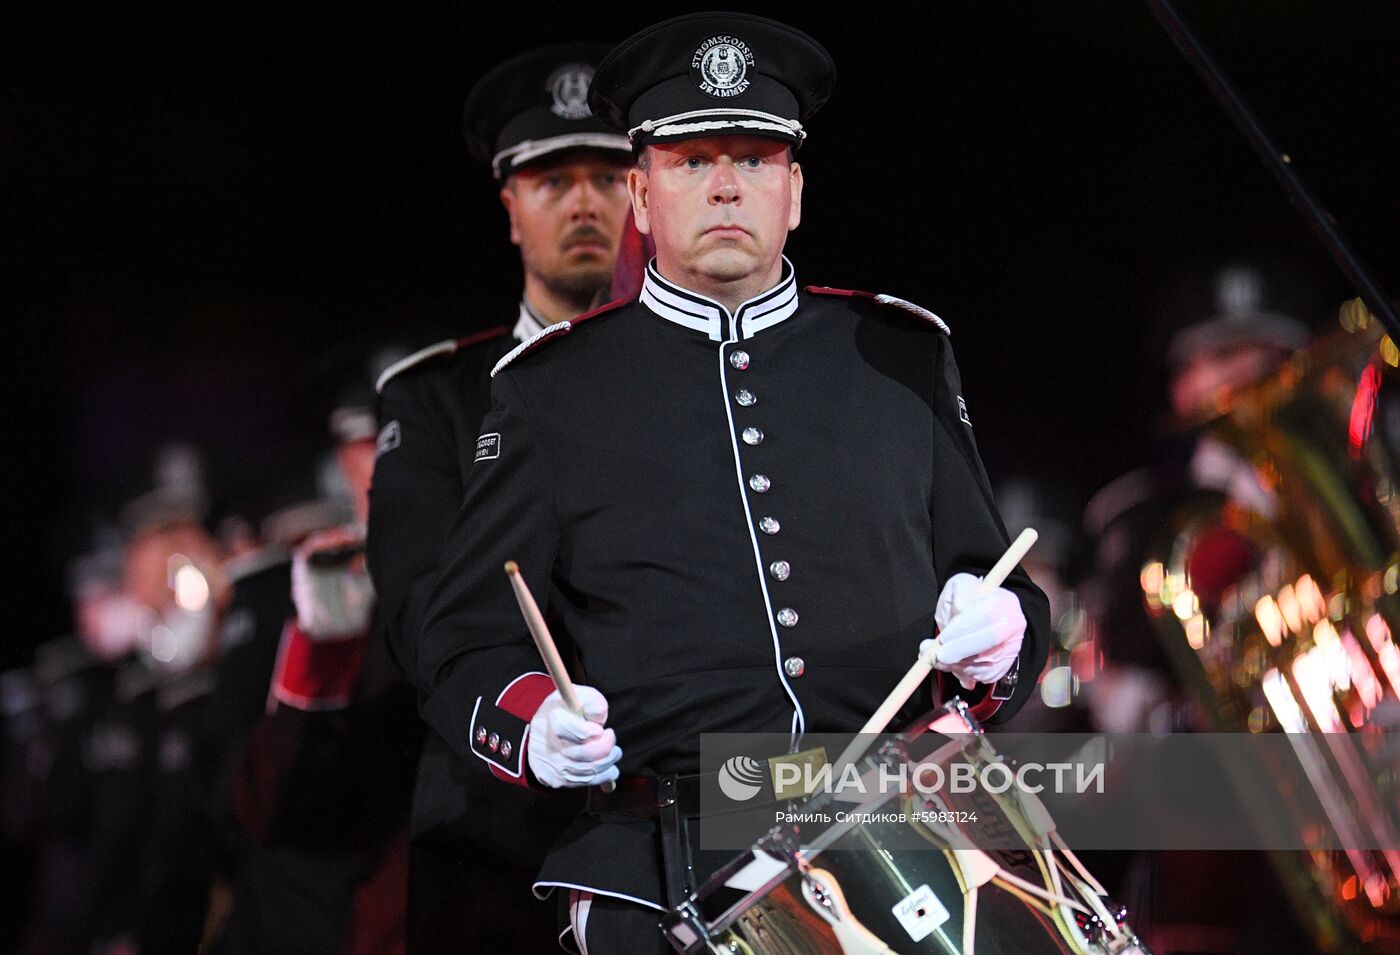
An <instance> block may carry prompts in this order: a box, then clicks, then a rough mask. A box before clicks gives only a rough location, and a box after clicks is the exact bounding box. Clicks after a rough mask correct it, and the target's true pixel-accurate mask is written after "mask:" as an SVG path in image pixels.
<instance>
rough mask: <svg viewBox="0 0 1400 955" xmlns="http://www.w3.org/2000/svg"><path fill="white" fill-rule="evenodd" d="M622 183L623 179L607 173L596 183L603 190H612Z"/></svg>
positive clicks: (615, 174)
mask: <svg viewBox="0 0 1400 955" xmlns="http://www.w3.org/2000/svg"><path fill="white" fill-rule="evenodd" d="M621 181H622V177H621V176H619V175H618V174H617V173H615V172H605V173H603V174H601V175H600V176H598V178H597V180H596V182H597V184H598V185H599V186H601V187H603V188H610V187H612V186H615V185H617V184H618V183H620V182H621Z"/></svg>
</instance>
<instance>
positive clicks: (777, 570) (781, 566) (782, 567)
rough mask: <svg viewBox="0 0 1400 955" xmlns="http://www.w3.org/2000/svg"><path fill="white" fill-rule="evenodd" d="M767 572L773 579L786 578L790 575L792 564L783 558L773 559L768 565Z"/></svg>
mask: <svg viewBox="0 0 1400 955" xmlns="http://www.w3.org/2000/svg"><path fill="white" fill-rule="evenodd" d="M768 573H770V574H772V575H773V579H774V580H787V579H788V578H789V577H791V576H792V565H791V564H789V563H788V562H787V561H785V560H775V561H773V563H771V564H769V565H768Z"/></svg>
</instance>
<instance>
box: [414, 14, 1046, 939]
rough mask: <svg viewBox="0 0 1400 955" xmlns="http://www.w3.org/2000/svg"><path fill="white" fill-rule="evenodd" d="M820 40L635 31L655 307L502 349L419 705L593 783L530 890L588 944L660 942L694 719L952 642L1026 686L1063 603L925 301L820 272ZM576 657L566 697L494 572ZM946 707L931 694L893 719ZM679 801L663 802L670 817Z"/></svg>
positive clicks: (880, 680) (705, 727)
mask: <svg viewBox="0 0 1400 955" xmlns="http://www.w3.org/2000/svg"><path fill="white" fill-rule="evenodd" d="M835 75H836V74H835V67H834V64H833V63H832V60H831V57H830V55H829V54H828V53H827V51H826V50H825V49H823V48H822V46H821V45H820V44H818V43H817V42H816V41H815V40H813V39H812V38H811V37H809V36H807V35H806V34H804V33H802V32H800V31H798V30H796V29H793V28H791V27H788V26H785V25H783V24H780V23H775V22H773V21H771V20H766V19H762V18H760V17H756V16H751V15H748V14H738V13H714V14H701V15H688V16H683V17H678V18H676V19H672V20H668V21H666V22H665V23H661V24H658V25H656V26H653V27H651V28H649V29H647V30H644V31H642V32H641V33H638V34H636V35H635V36H633V37H632V38H630V39H628V40H627V41H625V42H624V43H622V44H621V45H620V46H618V47H617V48H616V49H614V50H613V51H612V53H611V54H609V55H608V57H607V58H606V59H605V60H604V61H603V62H602V63H601V64H600V65H599V67H598V72H597V74H596V77H595V79H594V82H593V86H592V90H591V93H590V97H589V103H590V106H591V107H592V109H593V111H594V112H595V114H597V115H598V116H600V117H602V118H603V119H605V120H606V121H608V122H609V123H610V124H612V125H613V126H614V127H616V128H617V129H619V130H622V131H625V132H626V133H627V135H628V136H629V138H630V140H631V143H632V147H633V150H634V152H635V154H636V160H637V161H636V167H635V168H634V169H633V170H632V171H631V173H630V174H629V176H628V189H629V193H630V196H631V202H632V209H633V212H634V214H635V217H636V222H637V225H638V228H639V229H640V230H641V231H642V232H644V233H647V234H649V235H650V236H651V237H652V239H654V240H655V243H656V257H655V259H653V260H652V261H651V263H650V265H649V266H648V268H647V272H646V276H645V279H644V282H643V286H642V290H641V294H640V298H639V299H637V300H633V301H630V302H614V303H612V304H611V305H608V306H605V307H604V308H602V309H600V310H599V311H597V312H595V313H593V314H591V315H588V316H584V317H582V318H578V319H575V320H574V321H573V322H566V323H562V324H560V325H556V326H553V327H552V328H551V329H548V330H546V332H545V333H543V334H542V335H540V336H536V338H535V339H534V340H532V341H529V342H526V343H525V344H523V345H522V346H521V347H519V348H517V349H516V350H515V351H514V352H513V353H511V354H510V355H507V356H506V357H505V358H504V359H502V361H501V362H500V364H499V365H498V366H497V368H496V373H495V377H494V379H493V382H492V406H493V409H494V410H493V411H492V413H491V414H490V416H489V417H488V418H487V419H486V421H485V423H484V424H483V426H482V433H481V435H480V437H479V438H478V439H477V442H476V448H475V464H474V467H473V470H472V472H471V476H470V481H469V483H468V487H467V490H466V497H465V502H464V506H463V508H462V510H461V512H460V514H459V516H458V518H457V520H456V522H455V524H454V526H453V527H452V528H451V530H450V533H449V535H448V539H447V544H446V548H445V550H444V552H443V559H442V561H441V563H440V566H441V567H442V570H441V573H440V576H439V578H438V581H437V583H436V586H435V589H434V593H433V597H432V599H431V603H430V606H429V609H428V613H427V618H426V624H425V628H424V632H423V634H422V639H421V643H420V646H421V651H420V657H419V670H418V677H419V682H420V686H421V689H422V691H423V694H424V701H425V702H424V705H423V711H424V713H425V715H426V716H427V718H428V719H429V720H430V721H431V722H432V723H433V724H434V725H435V727H436V728H437V729H438V731H440V732H441V733H442V735H443V737H444V738H446V739H447V740H448V741H449V742H451V743H452V744H453V745H454V746H456V747H457V748H458V749H459V750H460V751H461V752H462V753H464V754H467V756H468V758H467V762H468V763H469V764H471V765H472V766H474V767H475V768H476V770H477V771H481V772H489V773H491V774H493V775H495V776H496V777H497V778H499V779H500V780H501V781H502V783H505V784H514V785H518V786H523V787H540V786H543V787H565V786H569V787H574V786H586V787H597V786H598V784H600V783H602V782H604V781H607V780H615V779H619V777H620V780H619V785H618V787H617V789H616V791H615V792H611V793H604V792H602V791H601V790H600V789H598V788H592V789H590V791H589V801H588V803H589V810H588V812H587V813H585V814H584V815H583V816H581V817H580V818H579V819H578V820H576V822H575V823H574V825H573V826H572V828H571V829H570V830H569V831H568V832H567V833H566V835H565V836H564V837H563V838H562V839H561V840H560V841H559V842H558V843H557V844H556V846H555V848H554V850H553V851H552V852H551V853H550V855H549V857H548V859H547V860H546V862H545V865H544V868H543V870H542V871H541V873H540V875H539V879H538V881H537V883H536V890H537V893H538V894H541V895H543V894H546V893H547V892H549V891H550V890H551V889H559V890H560V891H561V893H567V895H566V898H567V901H568V902H569V905H568V916H567V918H568V923H567V924H566V925H564V926H563V928H565V929H566V932H565V935H566V937H567V935H568V934H569V931H568V930H571V931H572V935H573V944H574V945H575V946H576V947H577V948H578V949H579V950H581V951H586V952H590V953H593V955H598V953H611V952H638V951H646V950H649V949H648V948H646V947H645V946H644V944H643V943H640V942H639V941H638V940H639V939H643V938H651V939H653V940H654V943H653V944H652V945H651V948H654V949H655V950H657V951H665V950H666V949H665V945H664V942H663V941H662V939H661V936H660V934H659V933H658V932H657V929H656V922H657V919H658V917H659V915H660V913H661V912H663V911H664V910H666V909H667V908H669V907H670V906H672V905H674V904H676V903H677V902H678V901H679V900H680V897H681V895H682V894H683V893H684V892H686V891H688V890H690V889H693V888H695V887H696V885H697V883H698V882H699V881H700V880H702V879H703V878H704V876H705V872H704V871H696V870H693V869H691V868H690V867H689V866H688V864H687V861H688V858H689V856H688V853H687V838H688V834H689V827H688V826H687V825H685V824H684V822H683V819H684V818H685V817H689V816H694V815H695V814H696V812H697V809H696V802H697V800H698V797H697V792H698V788H699V787H698V785H697V784H696V777H695V775H694V774H695V773H697V772H698V769H699V735H700V734H701V733H707V732H708V733H720V732H768V733H771V732H780V733H789V732H790V733H792V734H793V735H794V737H800V735H801V734H802V733H804V732H849V731H854V730H856V729H858V728H859V727H860V726H861V724H862V723H864V721H865V720H866V718H867V717H868V716H869V715H870V714H871V713H872V712H873V711H874V710H875V709H876V707H877V706H878V705H879V704H880V702H881V701H882V700H883V699H884V698H885V696H886V695H887V694H888V693H889V692H890V690H891V689H892V688H893V687H894V686H895V684H896V683H897V682H898V681H899V679H900V677H901V676H902V675H903V673H904V672H905V671H906V670H907V669H908V668H909V666H910V664H911V663H913V662H914V660H915V655H916V653H917V651H918V648H919V644H920V642H921V641H922V640H924V639H926V638H927V637H929V636H930V635H932V634H933V633H934V632H935V631H938V630H941V632H942V648H941V650H940V652H939V655H938V659H937V668H938V669H939V670H941V671H943V672H942V673H940V674H937V676H938V678H939V680H938V687H937V691H938V692H940V693H941V694H943V696H944V697H945V698H946V697H947V696H949V695H951V694H953V693H960V694H962V695H964V697H965V698H967V699H968V700H970V701H977V700H982V699H984V698H986V697H988V696H989V695H994V696H996V697H997V698H998V699H1003V700H1004V704H1003V706H1002V709H1001V710H1000V712H999V713H998V714H997V717H996V718H997V719H1000V718H1004V717H1006V716H1009V715H1010V714H1011V713H1013V712H1014V711H1015V710H1016V708H1018V707H1019V706H1020V705H1021V704H1022V703H1023V702H1024V701H1025V699H1026V697H1027V696H1028V695H1029V694H1030V693H1031V692H1032V691H1033V690H1034V687H1035V681H1036V676H1037V674H1038V672H1039V670H1040V668H1041V666H1042V665H1043V663H1044V661H1045V657H1046V652H1047V648H1048V639H1049V636H1048V635H1049V619H1048V613H1047V609H1046V601H1045V597H1044V595H1043V594H1042V593H1041V592H1040V591H1039V590H1038V589H1037V588H1036V587H1035V585H1034V584H1032V583H1031V582H1030V580H1029V578H1027V577H1026V576H1025V574H1023V573H1021V572H1020V571H1019V570H1018V571H1016V572H1014V573H1013V574H1012V575H1011V577H1010V578H1009V579H1008V580H1007V581H1006V584H1005V586H1004V587H1000V588H995V589H992V590H990V591H989V592H987V593H982V592H981V590H980V588H979V586H978V582H977V576H978V575H981V574H983V573H985V572H986V571H987V570H988V569H989V568H990V567H991V566H992V564H993V563H995V561H996V559H997V558H998V557H999V556H1000V555H1001V554H1002V552H1003V551H1004V550H1005V549H1006V547H1007V544H1008V540H1007V536H1006V532H1005V530H1004V528H1003V526H1002V522H1001V519H1000V518H999V517H998V515H997V513H996V510H995V508H994V506H993V503H992V496H991V493H990V490H989V487H988V483H987V478H986V474H985V472H984V470H983V468H982V464H981V462H980V460H979V458H978V455H977V449H976V445H975V442H974V440H973V432H972V424H971V418H970V416H969V412H968V402H966V401H965V400H964V394H963V390H962V386H961V384H960V383H959V377H958V370H957V366H956V364H955V363H954V360H953V355H952V351H951V349H950V347H949V344H948V327H947V326H946V325H945V324H944V323H943V321H942V320H941V319H940V318H938V316H936V315H934V314H933V313H932V312H930V311H928V310H926V309H924V308H922V307H919V306H917V305H913V304H911V303H909V302H906V301H902V300H900V299H897V298H893V297H890V296H872V295H870V294H867V293H864V292H853V291H842V290H836V289H829V288H818V287H812V286H807V287H803V286H801V285H799V281H798V277H797V274H796V267H795V266H794V264H793V263H792V262H790V261H789V260H788V259H787V258H786V257H784V256H783V247H784V244H785V242H786V239H787V234H788V232H789V231H791V230H792V229H795V228H797V226H798V223H799V222H800V221H801V218H802V194H803V170H802V167H801V166H800V165H798V163H797V162H796V160H795V156H796V154H797V152H798V150H799V149H800V147H801V145H802V143H803V141H804V140H805V139H806V137H807V134H808V131H807V125H808V123H809V121H810V120H811V118H812V117H813V116H814V115H815V114H816V113H817V112H818V110H819V109H820V108H821V107H822V105H823V104H824V103H825V102H826V101H827V98H828V97H829V96H830V94H831V91H832V87H833V85H834V83H835ZM507 560H515V561H518V563H519V564H520V567H521V568H522V572H523V574H524V576H525V578H526V580H527V582H528V584H529V585H530V588H531V590H532V591H533V592H534V593H535V594H536V595H537V596H538V597H539V599H540V602H541V603H542V604H544V603H546V602H547V604H548V607H547V610H548V611H549V612H552V613H553V614H554V615H555V616H556V617H557V619H558V620H559V621H561V622H562V624H563V628H564V629H565V630H567V632H568V634H569V635H570V637H571V638H572V640H573V641H574V643H575V645H576V647H577V655H578V661H579V663H580V665H581V667H580V670H579V673H578V674H577V676H578V677H579V679H580V682H581V684H582V685H580V686H579V687H578V692H579V696H580V699H581V701H582V703H583V706H584V710H585V713H586V716H587V718H586V719H584V718H579V717H576V716H573V715H571V714H570V713H569V712H568V711H567V710H566V709H565V706H564V703H563V701H562V700H561V698H560V694H559V693H558V692H557V691H556V690H555V688H554V685H553V683H552V682H551V681H550V679H549V677H548V676H546V675H544V674H543V672H542V669H543V668H542V666H541V663H540V659H539V656H538V654H537V652H536V650H535V648H534V646H533V645H532V643H531V640H530V637H529V635H528V632H527V630H526V627H525V625H524V623H523V622H522V620H521V617H520V613H519V611H518V609H517V607H516V604H515V600H514V599H513V596H512V592H511V588H510V585H509V582H508V580H507V578H506V575H505V574H504V573H502V570H501V568H502V565H503V564H504V562H505V561H507ZM932 705H933V699H932V698H931V693H930V692H924V693H922V694H919V695H917V696H916V698H915V699H914V700H911V701H910V703H909V705H908V707H906V710H905V712H904V713H903V714H902V715H901V717H900V718H901V719H903V720H906V721H907V720H909V719H912V718H914V717H915V716H916V715H917V714H918V712H919V711H921V710H926V709H928V708H929V707H931V706H932ZM661 804H665V809H664V810H658V808H657V807H658V805H661Z"/></svg>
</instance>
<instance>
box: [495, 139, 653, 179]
mask: <svg viewBox="0 0 1400 955" xmlns="http://www.w3.org/2000/svg"><path fill="white" fill-rule="evenodd" d="M565 149H607V150H613V151H616V152H626V153H630V152H631V151H632V144H631V142H630V140H628V139H627V137H625V136H619V135H618V134H616V133H597V132H594V133H565V134H564V135H562V136H550V137H548V138H547V139H527V140H525V141H524V142H523V143H516V144H515V145H514V146H511V147H510V148H509V149H502V150H501V151H500V152H498V153H496V155H494V156H492V157H491V173H492V174H493V175H494V176H495V177H496V178H497V179H499V178H501V160H503V159H509V160H510V161H511V165H514V166H519V165H522V164H524V163H527V162H530V161H531V160H534V159H539V158H540V157H541V156H547V155H549V154H550V153H555V152H560V151H561V150H565Z"/></svg>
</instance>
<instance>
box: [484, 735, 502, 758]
mask: <svg viewBox="0 0 1400 955" xmlns="http://www.w3.org/2000/svg"><path fill="white" fill-rule="evenodd" d="M486 748H487V749H489V750H490V751H491V752H493V753H494V752H495V751H496V750H498V749H500V748H501V736H500V734H499V733H492V734H491V738H490V739H488V740H487V741H486Z"/></svg>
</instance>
